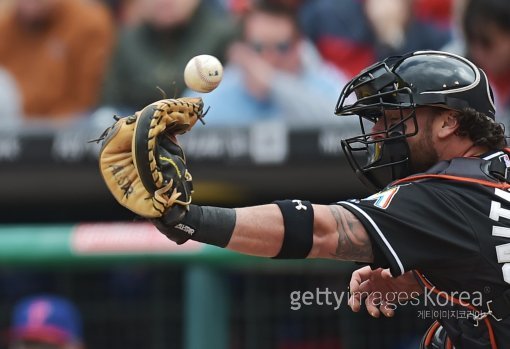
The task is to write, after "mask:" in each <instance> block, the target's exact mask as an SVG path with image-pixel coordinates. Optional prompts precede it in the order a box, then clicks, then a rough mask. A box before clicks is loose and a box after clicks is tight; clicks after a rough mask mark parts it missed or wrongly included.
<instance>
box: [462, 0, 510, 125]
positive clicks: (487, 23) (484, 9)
mask: <svg viewBox="0 0 510 349" xmlns="http://www.w3.org/2000/svg"><path fill="white" fill-rule="evenodd" d="M463 31H464V36H465V40H466V49H467V56H469V57H470V58H471V59H472V60H473V61H474V63H475V64H478V65H479V66H480V67H481V68H482V69H484V70H485V71H486V72H487V75H488V77H489V80H490V81H491V85H492V87H493V88H494V90H495V95H496V96H495V97H496V104H497V112H496V118H497V119H499V121H500V122H502V123H504V124H505V125H506V129H507V130H508V129H509V127H510V2H508V0H470V1H468V3H467V5H466V8H465V9H464V16H463Z"/></svg>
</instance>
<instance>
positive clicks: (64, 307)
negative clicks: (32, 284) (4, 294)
mask: <svg viewBox="0 0 510 349" xmlns="http://www.w3.org/2000/svg"><path fill="white" fill-rule="evenodd" d="M42 348H44V349H83V348H84V344H83V337H82V323H81V318H80V314H79V313H78V310H77V309H76V308H75V306H74V305H73V304H72V303H71V302H69V301H68V300H66V299H64V298H61V297H57V296H49V295H41V296H35V297H28V298H25V299H22V300H21V301H20V302H19V303H18V304H17V305H16V306H15V308H14V312H13V314H12V320H11V328H10V331H9V349H42Z"/></svg>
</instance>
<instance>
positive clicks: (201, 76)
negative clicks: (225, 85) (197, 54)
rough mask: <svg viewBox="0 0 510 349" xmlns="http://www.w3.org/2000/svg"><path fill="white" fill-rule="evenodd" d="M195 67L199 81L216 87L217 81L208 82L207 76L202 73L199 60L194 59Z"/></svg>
mask: <svg viewBox="0 0 510 349" xmlns="http://www.w3.org/2000/svg"><path fill="white" fill-rule="evenodd" d="M195 66H196V68H197V72H198V75H199V76H200V80H202V81H203V82H205V83H206V84H207V85H210V86H217V85H218V82H217V81H211V80H209V78H208V76H207V75H205V74H204V73H203V72H202V63H201V62H200V58H197V59H195Z"/></svg>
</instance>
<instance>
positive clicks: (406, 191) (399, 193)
mask: <svg viewBox="0 0 510 349" xmlns="http://www.w3.org/2000/svg"><path fill="white" fill-rule="evenodd" d="M338 204H339V205H341V206H342V207H344V208H346V209H347V210H349V211H350V212H351V213H353V214H354V215H355V216H356V217H357V218H358V219H359V220H360V221H361V222H362V224H363V226H364V227H365V229H366V231H367V232H368V234H369V236H370V239H371V242H372V246H373V250H374V262H373V264H372V266H373V267H383V268H388V267H389V268H390V270H391V272H392V274H393V275H394V276H397V275H401V274H403V273H405V272H407V271H409V270H412V269H430V268H441V266H444V265H448V264H445V263H450V264H451V263H455V264H458V263H459V261H461V260H464V259H465V260H469V259H470V258H471V259H472V258H473V256H475V255H476V254H477V253H478V251H479V245H478V242H477V239H476V234H475V232H474V230H473V228H472V226H471V225H470V223H469V220H468V219H467V217H468V215H469V214H470V209H471V210H472V209H473V208H470V207H469V205H467V204H463V203H462V200H459V198H458V197H457V196H456V195H454V193H451V192H449V190H447V189H445V188H442V187H441V185H433V184H431V183H430V182H429V183H408V184H403V185H400V186H395V187H392V188H389V189H387V190H384V191H382V192H379V193H377V194H374V195H371V196H369V197H368V198H365V199H362V200H351V201H342V202H339V203H338Z"/></svg>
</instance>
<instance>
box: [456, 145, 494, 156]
mask: <svg viewBox="0 0 510 349" xmlns="http://www.w3.org/2000/svg"><path fill="white" fill-rule="evenodd" d="M488 151H489V148H487V147H486V146H481V145H474V144H473V145H472V146H471V147H469V148H468V149H467V150H466V151H465V152H464V154H463V155H462V157H466V158H467V157H475V156H480V155H482V154H484V153H486V152H488Z"/></svg>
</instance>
